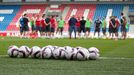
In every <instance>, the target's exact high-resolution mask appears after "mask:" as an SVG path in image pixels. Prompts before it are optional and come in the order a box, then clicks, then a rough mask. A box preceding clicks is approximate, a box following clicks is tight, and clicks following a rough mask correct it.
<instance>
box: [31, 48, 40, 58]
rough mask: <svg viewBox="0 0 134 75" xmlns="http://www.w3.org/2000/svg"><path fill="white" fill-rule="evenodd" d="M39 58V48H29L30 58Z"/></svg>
mask: <svg viewBox="0 0 134 75" xmlns="http://www.w3.org/2000/svg"><path fill="white" fill-rule="evenodd" d="M40 56H41V48H40V47H38V46H33V47H32V48H31V57H32V58H39V57H40Z"/></svg>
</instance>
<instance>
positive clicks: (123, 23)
mask: <svg viewBox="0 0 134 75" xmlns="http://www.w3.org/2000/svg"><path fill="white" fill-rule="evenodd" d="M126 28H127V20H126V17H125V16H123V17H122V19H121V32H122V38H123V40H125V39H126V37H127V29H126Z"/></svg>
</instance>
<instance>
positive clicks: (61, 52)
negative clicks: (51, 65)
mask: <svg viewBox="0 0 134 75" xmlns="http://www.w3.org/2000/svg"><path fill="white" fill-rule="evenodd" d="M53 57H54V58H55V59H58V58H65V49H64V47H58V48H56V49H54V50H53Z"/></svg>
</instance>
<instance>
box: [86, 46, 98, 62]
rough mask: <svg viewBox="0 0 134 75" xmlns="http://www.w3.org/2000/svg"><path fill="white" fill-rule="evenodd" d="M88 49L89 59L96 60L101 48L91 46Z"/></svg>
mask: <svg viewBox="0 0 134 75" xmlns="http://www.w3.org/2000/svg"><path fill="white" fill-rule="evenodd" d="M88 51H89V53H90V55H89V59H92V60H96V59H98V58H99V56H100V54H99V49H97V48H96V47H90V48H89V49H88Z"/></svg>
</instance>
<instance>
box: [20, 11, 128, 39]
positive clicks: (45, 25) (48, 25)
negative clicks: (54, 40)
mask: <svg viewBox="0 0 134 75" xmlns="http://www.w3.org/2000/svg"><path fill="white" fill-rule="evenodd" d="M29 21H30V25H31V30H32V32H33V33H34V32H36V33H37V32H38V31H39V32H40V33H41V35H45V36H47V37H54V32H55V29H56V22H58V28H57V30H56V33H58V32H59V33H60V34H61V35H62V34H63V29H64V25H65V21H64V20H63V19H62V18H60V19H59V20H56V17H55V16H51V17H50V16H47V17H46V16H45V14H43V15H42V18H40V16H39V15H34V14H33V15H32V17H31V18H30V19H29V18H28V16H27V14H24V15H23V16H22V18H21V19H20V32H21V35H23V36H25V35H26V34H27V33H26V32H28V31H29V27H28V22H29ZM125 22H126V18H125V16H124V14H123V13H121V20H120V21H119V20H118V18H117V17H115V16H112V17H110V21H109V35H110V36H111V35H112V38H113V35H114V34H115V36H116V37H118V29H119V25H120V24H121V31H122V36H123V37H124V39H125V38H126V26H125V25H126V23H125ZM68 24H69V38H70V39H71V38H72V37H71V36H72V32H73V31H74V33H75V38H76V35H77V33H78V37H80V36H81V32H83V33H84V36H85V37H89V36H90V31H91V30H90V29H91V25H92V20H91V19H89V18H87V19H86V20H84V17H82V18H80V17H77V18H75V15H73V16H72V17H71V18H70V19H69V21H68ZM106 27H107V24H106V19H105V18H103V20H102V21H101V19H100V18H98V19H96V20H95V21H94V36H95V34H96V32H98V37H99V36H100V30H101V28H102V32H103V36H106Z"/></svg>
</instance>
